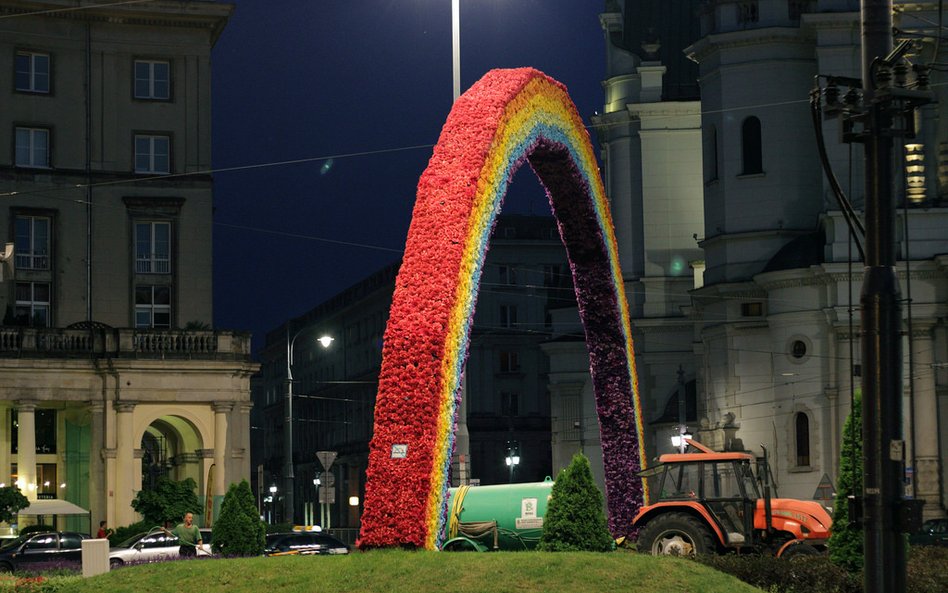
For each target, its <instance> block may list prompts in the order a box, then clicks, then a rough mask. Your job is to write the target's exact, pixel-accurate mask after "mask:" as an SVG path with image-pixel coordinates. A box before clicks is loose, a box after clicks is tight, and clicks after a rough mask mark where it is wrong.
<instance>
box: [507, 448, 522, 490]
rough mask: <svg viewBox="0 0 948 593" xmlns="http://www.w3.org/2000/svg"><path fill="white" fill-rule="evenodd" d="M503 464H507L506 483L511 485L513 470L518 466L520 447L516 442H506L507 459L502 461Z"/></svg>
mask: <svg viewBox="0 0 948 593" xmlns="http://www.w3.org/2000/svg"><path fill="white" fill-rule="evenodd" d="M504 462H505V463H506V464H507V468H508V469H509V471H510V475H509V478H508V480H507V481H508V482H509V483H511V484H512V483H513V475H514V469H516V467H517V466H518V465H520V447H519V446H518V443H517V442H516V441H513V442H512V443H511V442H510V441H507V457H506V458H505V459H504Z"/></svg>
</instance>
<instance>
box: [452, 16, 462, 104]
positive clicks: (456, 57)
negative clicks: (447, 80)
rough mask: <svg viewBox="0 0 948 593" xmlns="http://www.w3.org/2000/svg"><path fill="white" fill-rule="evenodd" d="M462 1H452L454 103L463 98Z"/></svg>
mask: <svg viewBox="0 0 948 593" xmlns="http://www.w3.org/2000/svg"><path fill="white" fill-rule="evenodd" d="M459 2H460V0H451V66H452V67H451V72H452V74H453V79H454V101H457V100H458V97H460V96H461V15H460V10H459V6H458V4H459Z"/></svg>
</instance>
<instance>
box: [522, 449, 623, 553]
mask: <svg viewBox="0 0 948 593" xmlns="http://www.w3.org/2000/svg"><path fill="white" fill-rule="evenodd" d="M612 547H613V542H612V536H610V535H609V529H608V528H607V527H606V517H605V515H604V513H603V512H602V493H601V492H600V491H599V488H598V487H597V486H596V483H595V482H593V477H592V471H591V470H590V469H589V460H588V459H586V456H585V455H583V454H582V453H577V454H576V455H574V456H573V461H572V462H571V463H570V464H569V467H567V468H566V469H564V470H563V471H561V472H560V475H559V476H557V478H556V483H555V484H553V491H552V493H551V497H550V502H549V504H548V505H547V508H546V517H544V519H543V535H542V536H541V537H540V545H539V549H540V550H544V551H548V552H572V551H587V552H608V551H609V550H611V549H612Z"/></svg>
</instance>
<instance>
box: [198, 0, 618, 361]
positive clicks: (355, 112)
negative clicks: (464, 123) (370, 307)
mask: <svg viewBox="0 0 948 593" xmlns="http://www.w3.org/2000/svg"><path fill="white" fill-rule="evenodd" d="M460 5H461V11H460V15H461V90H462V92H463V91H464V90H465V89H467V88H468V87H470V86H471V84H473V83H474V82H475V81H476V80H477V79H478V78H480V77H481V76H482V75H483V74H484V73H485V72H487V71H488V70H490V69H491V68H509V67H518V66H532V67H535V68H538V69H540V70H542V71H544V72H546V73H547V74H549V75H550V76H552V77H553V78H556V79H557V80H559V81H561V82H563V83H564V84H566V85H567V87H568V88H569V91H570V95H571V96H572V98H573V101H574V102H575V103H576V105H577V107H578V109H579V112H580V114H581V115H582V116H583V119H584V120H586V122H587V123H588V122H589V116H590V115H592V113H593V112H594V111H595V110H597V109H601V105H602V101H603V95H602V89H601V86H600V81H601V80H602V77H603V73H604V70H605V53H604V51H605V50H604V41H603V34H602V31H601V29H600V27H599V17H598V15H599V13H600V12H601V11H602V7H603V3H602V2H600V1H598V0H461V1H460ZM212 65H213V151H214V152H213V164H214V168H215V169H216V170H220V169H227V168H232V167H249V168H245V169H241V170H236V171H219V172H218V173H216V174H215V176H214V178H215V214H214V221H215V226H214V268H215V269H214V292H215V299H214V300H215V327H217V328H222V329H239V330H249V331H252V332H253V334H254V343H255V348H259V346H260V344H261V343H262V340H263V336H264V334H265V332H267V331H269V330H271V329H273V328H275V327H277V326H278V325H280V324H281V323H282V322H283V321H285V320H286V319H287V318H289V317H291V316H296V315H299V314H301V313H303V312H305V311H307V310H308V309H310V308H312V307H313V306H315V305H317V304H318V303H320V302H322V301H323V300H325V299H327V298H329V297H330V296H332V295H333V294H335V293H337V292H339V291H341V290H343V289H345V288H346V287H348V286H350V285H352V284H354V283H356V282H357V281H359V280H360V279H362V278H364V277H365V276H367V275H369V274H370V273H372V272H373V271H375V270H377V269H379V268H380V267H382V266H384V265H386V264H388V263H390V262H392V261H394V260H395V259H397V258H398V256H399V253H400V251H401V250H402V248H403V247H404V243H405V236H406V234H407V230H408V224H409V222H410V217H411V209H412V206H413V204H414V199H415V186H416V184H417V181H418V177H419V176H420V175H421V173H422V171H424V168H425V166H426V164H427V161H428V158H429V157H430V155H431V148H430V146H431V145H433V144H434V143H435V142H436V141H437V138H438V134H439V133H440V130H441V126H442V124H443V123H444V120H445V118H446V117H447V114H448V112H449V110H450V108H451V80H452V78H451V77H452V74H451V2H450V0H267V1H264V0H252V1H251V0H237V2H236V10H235V12H234V16H233V18H232V19H231V21H230V23H229V24H228V26H227V28H226V29H225V30H224V32H223V35H222V36H221V38H220V40H219V41H218V42H217V45H216V47H215V49H214V52H213V61H212ZM419 146H421V147H422V148H413V147H419ZM329 159H332V160H331V162H330V161H329ZM296 160H303V162H299V163H292V164H291V163H286V162H287V161H296ZM279 163H285V164H279ZM257 165H266V166H257ZM505 211H506V212H521V213H526V212H533V213H548V212H549V207H548V206H547V205H546V200H545V197H544V196H543V194H542V190H541V189H540V187H539V184H538V183H537V182H536V181H535V177H534V176H533V173H532V172H530V171H529V168H526V167H525V168H524V169H523V170H521V172H520V174H519V175H518V176H517V177H516V179H515V181H514V184H513V185H512V187H511V190H510V195H509V199H508V201H507V203H506V207H505Z"/></svg>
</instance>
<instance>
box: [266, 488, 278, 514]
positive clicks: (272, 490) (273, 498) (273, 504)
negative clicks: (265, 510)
mask: <svg viewBox="0 0 948 593" xmlns="http://www.w3.org/2000/svg"><path fill="white" fill-rule="evenodd" d="M276 493H277V487H276V484H274V485H272V486H270V496H268V497H267V502H269V503H270V523H271V524H272V523H273V520H274V519H275V517H274V516H273V514H274V513H273V510H274V508H275V507H276Z"/></svg>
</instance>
